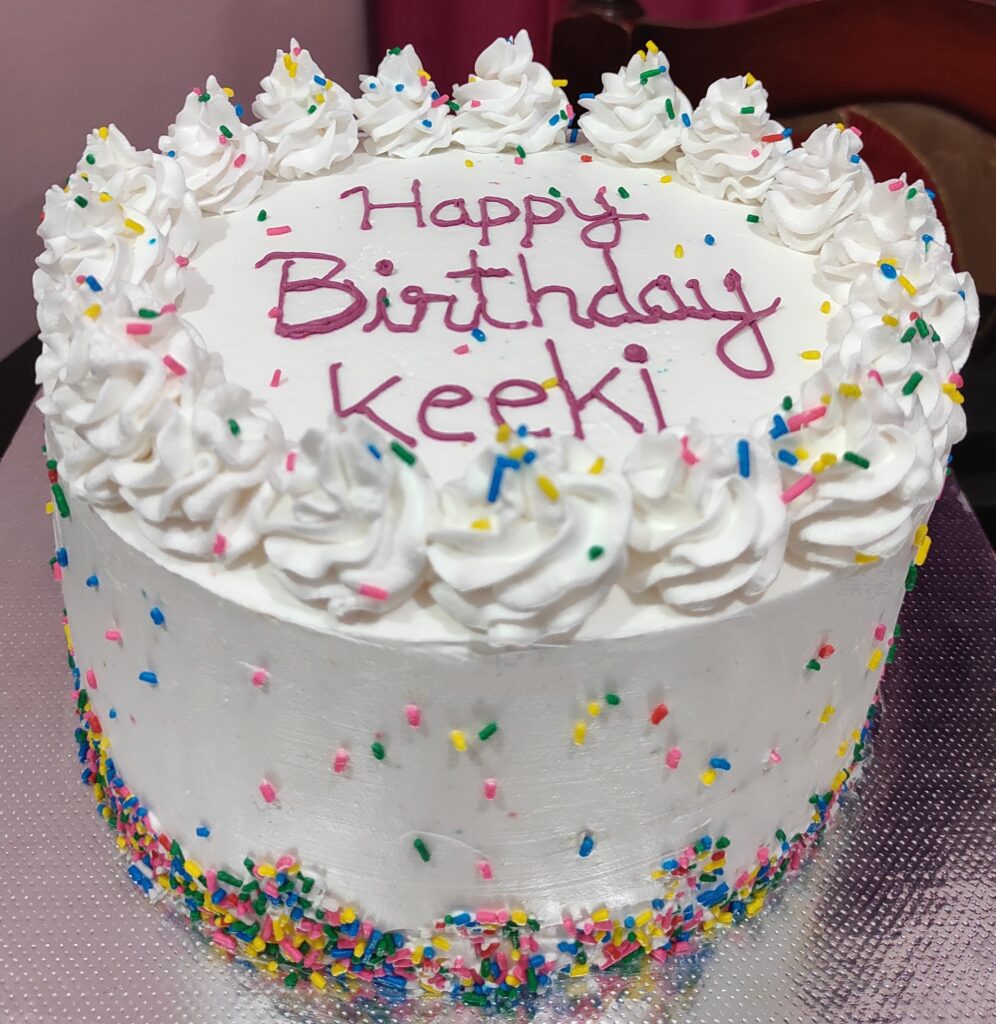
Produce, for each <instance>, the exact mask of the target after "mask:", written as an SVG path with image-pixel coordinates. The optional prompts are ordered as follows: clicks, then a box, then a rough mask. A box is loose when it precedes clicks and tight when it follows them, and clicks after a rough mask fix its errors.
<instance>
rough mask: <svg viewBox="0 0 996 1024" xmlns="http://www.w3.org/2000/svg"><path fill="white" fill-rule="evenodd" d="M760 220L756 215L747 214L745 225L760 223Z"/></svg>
mask: <svg viewBox="0 0 996 1024" xmlns="http://www.w3.org/2000/svg"><path fill="white" fill-rule="evenodd" d="M760 219H761V218H760V217H759V216H758V215H757V214H756V213H748V214H747V223H748V224H757V223H758V221H760Z"/></svg>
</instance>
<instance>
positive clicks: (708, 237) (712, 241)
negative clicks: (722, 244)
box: [703, 235, 716, 245]
mask: <svg viewBox="0 0 996 1024" xmlns="http://www.w3.org/2000/svg"><path fill="white" fill-rule="evenodd" d="M703 241H704V242H705V244H706V245H715V244H716V238H715V236H714V235H706V236H705V238H704V239H703Z"/></svg>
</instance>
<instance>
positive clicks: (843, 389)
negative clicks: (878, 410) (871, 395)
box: [837, 384, 861, 398]
mask: <svg viewBox="0 0 996 1024" xmlns="http://www.w3.org/2000/svg"><path fill="white" fill-rule="evenodd" d="M837 390H838V391H839V392H840V393H841V394H842V395H843V396H844V397H845V398H860V397H861V388H859V387H858V385H857V384H841V385H839V386H838V388H837Z"/></svg>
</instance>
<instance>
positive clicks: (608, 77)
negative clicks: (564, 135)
mask: <svg viewBox="0 0 996 1024" xmlns="http://www.w3.org/2000/svg"><path fill="white" fill-rule="evenodd" d="M579 102H580V105H581V106H582V107H584V108H585V110H587V111H588V113H586V114H583V115H582V116H581V118H580V120H579V121H578V124H579V126H580V128H581V131H582V132H584V135H585V137H586V138H587V139H588V141H589V142H590V143H591V144H592V145H593V146H594V147H595V149H597V150H598V152H599V153H601V154H603V156H607V157H611V158H612V159H614V160H626V161H629V162H630V163H634V164H646V163H653V162H655V161H658V160H663V159H666V158H668V157H670V156H671V155H672V154H673V153H674V152H675V151H676V150H677V148H678V144H679V140H680V136H681V127H682V115H690V114H691V112H692V105H691V103H689V101H688V97H687V96H685V94H684V93H683V92H682V91H681V90H680V89H678V88H677V86H675V84H674V82H673V81H672V80H671V75H670V73H669V71H668V61H667V57H665V55H664V54H663V53H662V52H661V51H660V50H659V49H656V48H654V49H651V50H650V51H644V50H640V51H639V52H638V53H635V54H634V55H633V56H632V57H631V58H630V61H629V63H628V64H627V65H625V67H621V68H620V69H619V71H618V72H615V73H613V72H606V73H605V74H604V75H602V91H601V92H600V93H598V94H597V95H596V96H589V97H585V96H582V97H581V99H580V101H579Z"/></svg>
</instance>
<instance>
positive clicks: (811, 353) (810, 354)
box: [799, 348, 823, 359]
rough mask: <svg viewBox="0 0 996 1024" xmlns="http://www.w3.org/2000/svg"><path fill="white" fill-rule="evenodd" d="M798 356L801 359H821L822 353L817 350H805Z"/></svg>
mask: <svg viewBox="0 0 996 1024" xmlns="http://www.w3.org/2000/svg"><path fill="white" fill-rule="evenodd" d="M799 355H800V356H802V358H803V359H821V358H822V357H823V353H822V352H820V350H819V349H818V348H807V349H806V351H805V352H800V353H799Z"/></svg>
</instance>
